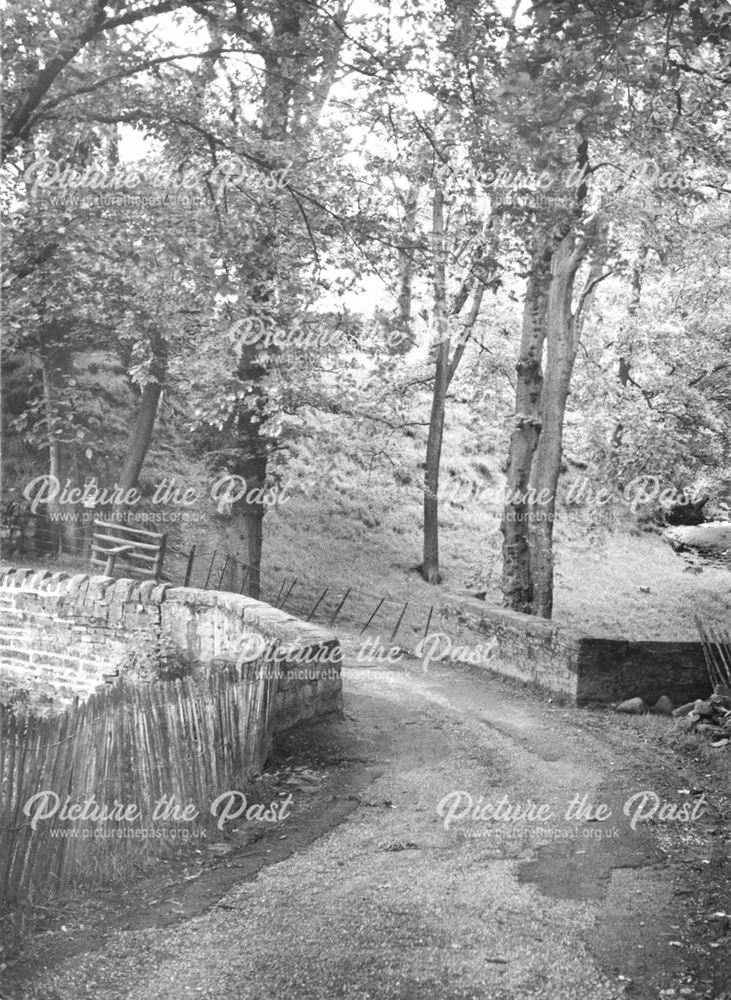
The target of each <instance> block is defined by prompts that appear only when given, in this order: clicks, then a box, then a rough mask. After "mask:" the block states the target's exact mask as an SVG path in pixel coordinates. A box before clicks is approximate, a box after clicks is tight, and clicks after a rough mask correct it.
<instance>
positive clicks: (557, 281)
mask: <svg viewBox="0 0 731 1000" xmlns="http://www.w3.org/2000/svg"><path fill="white" fill-rule="evenodd" d="M582 259H583V252H581V251H580V250H579V251H577V250H576V249H575V247H574V237H573V235H571V234H570V235H568V236H565V237H564V239H563V240H562V241H561V243H560V244H559V246H558V249H557V250H556V253H555V255H554V259H553V274H552V279H551V286H550V291H549V295H548V311H547V345H546V347H547V350H546V370H545V375H544V379H543V392H542V394H541V434H540V437H539V439H538V444H537V446H536V451H535V455H534V456H533V465H532V469H531V476H530V488H531V498H532V501H533V502H532V503H531V504H530V512H529V519H528V523H529V526H530V528H529V530H530V548H531V557H530V569H531V578H532V583H533V601H532V607H531V612H532V614H534V615H540V616H541V617H542V618H550V617H551V614H552V611H553V522H554V517H555V512H556V490H557V488H558V477H559V473H560V471H561V454H562V446H563V424H564V414H565V412H566V401H567V399H568V396H569V390H570V387H571V375H572V373H573V370H574V362H575V360H576V351H577V348H578V340H577V338H576V336H575V321H574V317H573V315H572V313H571V299H572V295H573V288H574V279H575V277H576V271H577V269H578V267H579V264H580V263H581V260H582Z"/></svg>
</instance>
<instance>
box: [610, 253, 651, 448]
mask: <svg viewBox="0 0 731 1000" xmlns="http://www.w3.org/2000/svg"><path fill="white" fill-rule="evenodd" d="M646 260H647V246H645V245H643V246H641V247H640V249H639V251H638V254H637V260H636V261H635V264H634V266H633V268H632V284H631V287H632V292H631V295H630V301H629V306H628V308H627V316H628V321H629V323H630V324H631V326H632V327H634V323H635V319H636V317H637V313H638V311H639V308H640V299H641V295H642V275H643V273H644V269H645V261H646ZM633 335H634V330H633V329H630V337H629V340H628V342H627V344H626V346H625V354H623V355H621V356H620V358H619V362H618V371H617V378H618V379H619V384H620V385H621V386H622V389H623V390H625V389H626V388H627V386H628V385H629V383H630V381H631V375H632V353H633V350H634V343H633ZM623 437H624V424H623V423H622V421H621V420H619V421H617V423H616V425H615V427H614V432H613V433H612V441H611V447H612V451H613V452H615V453H616V452H618V451H619V449H620V448H621V447H622V440H623Z"/></svg>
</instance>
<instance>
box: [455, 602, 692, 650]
mask: <svg viewBox="0 0 731 1000" xmlns="http://www.w3.org/2000/svg"><path fill="white" fill-rule="evenodd" d="M447 601H448V602H449V604H451V605H453V606H454V607H455V608H456V609H457V610H460V609H463V610H468V611H470V612H472V613H474V614H478V615H480V616H481V617H482V618H485V619H487V620H488V621H492V622H496V623H505V624H512V625H516V626H519V627H520V628H521V629H522V630H524V631H525V632H526V633H527V634H528V635H536V636H539V635H544V636H546V638H550V637H556V638H563V639H565V640H566V641H568V642H576V643H580V644H581V646H582V647H583V648H587V647H589V646H591V647H594V648H600V647H601V646H602V645H604V646H606V648H607V649H609V648H610V647H611V648H612V649H613V650H616V649H617V648H618V647H626V648H627V650H628V651H629V650H632V649H637V650H643V649H651V648H652V647H662V649H663V650H666V651H667V652H671V651H672V650H677V651H678V652H681V653H682V652H690V651H691V650H697V649H698V648H699V646H700V645H701V643H700V640H697V641H694V640H692V639H687V640H682V639H672V640H670V641H666V640H663V639H627V638H624V637H622V636H608V635H607V636H602V635H592V634H591V633H590V632H584V631H583V630H582V629H578V628H576V627H575V626H573V625H565V624H563V623H562V622H557V621H555V620H554V619H552V618H538V617H537V616H535V615H527V614H525V613H524V612H522V611H513V610H512V609H511V608H502V607H500V606H499V605H497V604H487V603H486V602H485V601H483V600H480V598H479V597H474V596H472V595H471V594H470V593H465V594H464V595H460V594H451V595H448V596H447Z"/></svg>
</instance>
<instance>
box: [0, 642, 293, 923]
mask: <svg viewBox="0 0 731 1000" xmlns="http://www.w3.org/2000/svg"><path fill="white" fill-rule="evenodd" d="M277 683H278V677H277V671H276V666H275V664H274V663H273V662H272V661H270V660H267V659H261V660H259V661H256V662H253V663H248V664H243V665H242V666H240V667H234V666H229V667H225V668H223V669H220V670H217V671H211V672H210V673H208V674H206V675H205V676H203V677H202V678H200V679H192V678H184V679H182V680H177V681H174V682H166V683H162V682H159V683H149V684H144V685H135V684H133V683H130V682H127V681H124V680H122V681H120V682H118V683H117V684H115V685H114V686H112V687H108V688H105V689H101V690H100V691H98V692H95V693H94V694H93V695H91V696H90V697H89V698H88V699H87V700H86V701H84V702H79V701H78V700H77V701H76V702H74V703H73V704H72V705H71V706H69V708H68V709H67V710H66V711H64V712H63V713H61V714H59V715H56V716H52V717H49V718H37V717H34V716H31V715H28V716H22V715H16V714H14V712H13V711H12V710H11V709H10V708H8V707H5V706H2V705H0V917H2V916H4V917H6V918H8V917H9V918H10V919H11V920H12V921H13V922H14V925H15V927H16V930H17V928H18V927H19V926H20V920H19V916H20V917H22V911H23V909H24V907H25V905H26V904H29V903H32V902H33V901H34V900H39V899H41V898H43V897H49V896H52V895H53V894H54V892H56V891H57V890H59V889H61V888H62V887H63V886H64V885H67V884H68V883H69V882H71V881H73V880H76V879H77V878H78V877H79V876H80V875H82V874H83V867H84V865H85V864H86V863H88V860H89V857H90V856H91V855H92V854H93V855H94V856H95V857H98V856H99V851H100V850H103V849H104V846H109V847H110V848H112V849H113V850H114V851H115V852H117V851H118V850H119V848H120V846H121V845H123V844H127V845H130V846H131V845H132V844H134V845H135V847H136V850H137V851H139V845H140V842H142V843H144V844H145V845H152V844H153V843H159V842H160V841H158V840H155V839H154V838H153V837H150V836H146V837H142V838H137V837H135V836H134V835H133V832H134V829H139V830H146V831H148V832H149V830H150V829H152V828H158V829H161V828H163V827H165V826H166V823H165V821H164V818H162V817H160V816H158V818H157V821H156V822H153V815H154V811H155V807H156V805H157V804H158V803H159V802H160V801H161V799H162V798H163V796H165V797H167V799H168V800H169V799H170V797H171V796H175V799H176V802H177V804H178V805H182V806H185V805H188V804H193V805H194V806H195V807H196V809H197V810H198V812H199V816H200V819H201V821H202V822H203V823H205V821H206V819H207V818H208V811H209V809H210V804H211V802H212V801H213V799H215V797H216V796H217V795H219V794H220V793H221V792H222V791H226V790H230V789H235V788H236V787H238V786H239V785H240V784H241V783H242V782H243V781H245V780H246V778H247V777H249V776H250V775H251V774H252V773H254V772H256V771H258V770H259V769H260V768H261V766H262V765H263V763H264V758H265V756H266V753H267V748H268V739H269V730H270V726H269V723H270V718H271V711H272V707H273V703H274V696H275V691H276V685H277ZM39 792H49V793H53V795H54V796H58V801H59V805H60V807H61V808H60V809H59V812H58V813H57V815H56V816H54V817H53V818H47V819H44V820H41V821H40V822H39V823H38V824H37V827H36V829H35V830H34V829H32V826H31V815H28V814H27V811H26V810H25V809H24V807H25V806H26V803H28V801H29V800H30V799H31V797H32V796H33V795H36V794H37V793H39ZM52 801H53V802H55V801H56V800H55V798H54V799H53V800H52ZM67 802H68V804H69V805H73V804H81V805H83V804H84V803H86V802H90V803H93V805H94V807H95V808H96V807H99V808H100V809H105V810H106V816H107V817H110V816H113V810H114V807H115V806H117V807H119V806H122V807H132V806H133V807H135V811H136V814H138V815H137V816H136V818H135V819H134V820H129V819H123V820H122V819H119V818H106V819H104V818H101V819H95V818H94V817H91V818H89V817H88V816H87V818H84V817H78V816H77V817H74V818H68V817H66V818H64V817H63V815H62V807H63V805H64V804H66V803H67ZM173 825H176V824H173ZM177 828H180V823H177ZM95 831H99V832H98V833H97V832H95ZM130 831H132V833H130ZM95 852H96V853H95Z"/></svg>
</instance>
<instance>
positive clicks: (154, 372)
mask: <svg viewBox="0 0 731 1000" xmlns="http://www.w3.org/2000/svg"><path fill="white" fill-rule="evenodd" d="M154 351H155V353H154V356H153V359H152V362H151V364H150V371H149V380H148V381H147V382H145V385H144V387H143V389H142V395H141V397H140V405H139V407H138V409H137V417H136V419H135V425H134V429H133V431H132V438H131V440H130V443H129V447H128V449H127V454H126V455H125V458H124V462H123V464H122V471H121V472H120V474H119V480H118V486H119V493H120V494H122V495H124V494H126V493H127V492H128V491H129V490H131V489H134V487H136V486H137V483H138V481H139V478H140V472H141V471H142V466H143V464H144V461H145V458H146V456H147V451H148V449H149V447H150V441H151V440H152V432H153V430H154V428H155V418H156V417H157V407H158V404H159V402H160V396H161V395H162V386H163V382H164V379H165V373H166V370H167V343H166V341H165V340H163V339H162V338H159V339H158V340H157V342H156V344H155V345H154ZM128 513H129V511H128V510H127V508H126V507H125V505H124V504H115V505H114V514H115V516H117V517H118V518H119V520H121V521H124V520H126V515H127V514H128Z"/></svg>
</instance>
